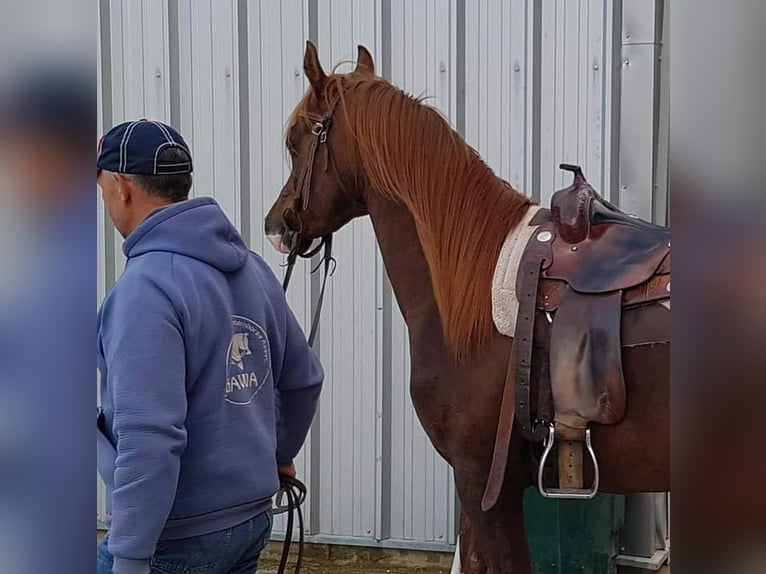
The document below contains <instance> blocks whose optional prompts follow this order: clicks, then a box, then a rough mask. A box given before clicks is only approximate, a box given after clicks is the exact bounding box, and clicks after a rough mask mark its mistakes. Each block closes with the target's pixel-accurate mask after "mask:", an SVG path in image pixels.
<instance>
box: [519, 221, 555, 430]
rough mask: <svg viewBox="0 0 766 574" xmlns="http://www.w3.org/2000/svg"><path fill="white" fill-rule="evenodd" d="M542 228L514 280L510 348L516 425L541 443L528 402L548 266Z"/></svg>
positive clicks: (547, 252)
mask: <svg viewBox="0 0 766 574" xmlns="http://www.w3.org/2000/svg"><path fill="white" fill-rule="evenodd" d="M548 231H549V230H548V229H546V228H545V227H541V228H540V229H539V230H538V232H537V233H536V234H534V235H533V236H532V237H530V238H529V242H528V243H527V247H526V249H525V250H524V255H523V256H522V259H521V263H520V265H519V271H518V274H517V279H516V293H517V297H518V299H519V313H518V317H517V319H516V331H515V332H514V335H513V347H514V349H515V350H516V365H515V367H516V381H515V389H516V410H517V411H518V414H517V418H516V423H517V425H518V427H519V429H520V430H521V433H522V435H523V436H524V438H526V439H529V440H542V438H543V436H544V431H545V430H546V429H542V431H543V433H542V434H540V435H539V436H535V426H536V425H535V422H536V421H535V420H534V419H533V415H534V413H533V412H532V400H531V395H532V392H531V384H532V381H531V372H532V347H533V336H534V325H535V315H536V307H537V304H536V303H537V287H538V284H539V280H540V273H541V271H542V269H543V268H544V267H545V265H546V263H550V257H551V250H550V244H549V242H543V241H540V240H538V237H540V235H541V233H545V232H548Z"/></svg>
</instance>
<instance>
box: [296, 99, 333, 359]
mask: <svg viewBox="0 0 766 574" xmlns="http://www.w3.org/2000/svg"><path fill="white" fill-rule="evenodd" d="M337 103H338V100H337V99H336V100H334V101H333V103H332V105H331V106H330V109H329V110H328V111H327V112H325V114H324V115H323V116H321V117H319V116H314V117H311V116H310V117H309V119H311V120H313V122H314V123H313V125H312V126H311V134H312V135H313V136H314V138H313V139H312V141H311V147H310V148H309V155H308V161H307V162H306V166H305V167H304V168H303V171H302V172H301V176H300V178H299V179H298V185H297V190H298V193H297V196H296V198H295V208H287V209H285V211H284V212H283V213H282V221H283V222H284V224H285V227H287V232H286V235H287V236H288V237H290V239H291V243H292V248H291V250H290V254H289V255H288V256H287V270H286V271H285V278H284V281H283V282H282V289H283V290H284V291H285V292H287V287H288V286H289V285H290V279H291V278H292V275H293V270H294V268H295V262H296V261H297V259H298V257H301V258H303V259H311V258H312V257H314V255H316V254H317V253H319V251H320V250H321V249H322V247H324V253H323V254H322V259H321V261H320V264H319V265H318V266H317V267H315V268H314V269H312V270H311V272H312V273H314V272H316V271H317V270H318V269H319V266H323V267H324V277H323V279H322V287H321V289H320V291H319V297H318V298H317V302H316V310H315V311H314V317H313V319H312V320H311V330H310V331H309V337H308V343H309V346H310V347H313V346H314V340H315V338H316V335H317V331H318V329H319V316H320V314H321V312H322V303H323V301H324V294H325V288H326V287H327V278H328V277H329V276H330V275H332V274H333V272H334V271H335V260H334V259H333V257H332V233H328V234H327V235H324V236H323V237H322V240H321V242H320V243H319V245H317V246H316V247H315V248H314V249H311V250H310V251H308V252H301V251H300V244H301V235H302V234H303V215H302V214H304V213H305V212H306V211H307V210H308V208H309V201H310V200H311V178H312V175H313V173H314V162H315V161H316V153H317V149H318V148H319V147H320V146H322V145H324V148H325V153H326V156H325V171H327V170H328V168H329V166H330V161H331V156H330V149H329V146H328V144H327V133H328V132H329V131H330V124H331V123H332V117H333V114H334V113H335V106H336V105H337ZM293 220H294V221H295V222H297V225H295V226H291V225H290V221H293Z"/></svg>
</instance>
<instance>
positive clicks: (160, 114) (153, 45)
mask: <svg viewBox="0 0 766 574" xmlns="http://www.w3.org/2000/svg"><path fill="white" fill-rule="evenodd" d="M141 7H142V10H141V15H142V27H143V38H144V39H143V45H144V50H143V54H142V55H143V74H144V106H143V108H144V109H143V115H144V116H145V117H147V118H149V119H154V120H159V121H161V122H168V121H170V66H169V51H168V3H167V0H161V1H159V2H146V1H144V2H142V6H141Z"/></svg>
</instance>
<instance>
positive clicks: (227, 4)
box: [208, 0, 240, 226]
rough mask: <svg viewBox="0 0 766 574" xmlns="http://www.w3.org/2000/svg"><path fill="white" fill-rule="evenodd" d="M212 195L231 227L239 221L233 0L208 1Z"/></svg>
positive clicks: (237, 103)
mask: <svg viewBox="0 0 766 574" xmlns="http://www.w3.org/2000/svg"><path fill="white" fill-rule="evenodd" d="M210 12H211V14H210V16H211V21H210V27H211V48H212V62H211V65H212V68H211V73H212V86H211V87H212V108H211V110H210V111H211V113H212V118H213V131H212V132H211V133H210V135H209V136H208V137H210V139H211V143H212V145H213V150H214V151H213V153H214V162H213V165H212V166H211V167H212V170H213V194H214V196H215V198H216V200H217V201H218V202H219V204H220V205H221V208H222V209H223V210H224V212H226V215H227V216H228V217H229V219H231V221H232V222H233V223H234V225H235V226H239V223H240V199H239V185H240V174H239V97H238V87H239V80H238V77H239V73H238V72H239V70H238V66H237V61H236V57H235V50H236V49H237V46H238V41H237V37H238V29H237V23H236V22H237V21H236V17H237V7H236V0H215V1H214V2H212V3H211V10H210Z"/></svg>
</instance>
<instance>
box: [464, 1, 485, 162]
mask: <svg viewBox="0 0 766 574" xmlns="http://www.w3.org/2000/svg"><path fill="white" fill-rule="evenodd" d="M469 8H473V9H469ZM480 37H481V34H480V32H479V11H478V10H477V9H476V7H475V5H472V6H471V7H468V6H466V10H465V133H464V134H463V135H464V137H465V139H466V140H467V141H468V143H470V144H471V145H472V146H474V147H475V148H476V149H479V105H480V102H479V94H480V93H481V84H480V76H479V39H480Z"/></svg>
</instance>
